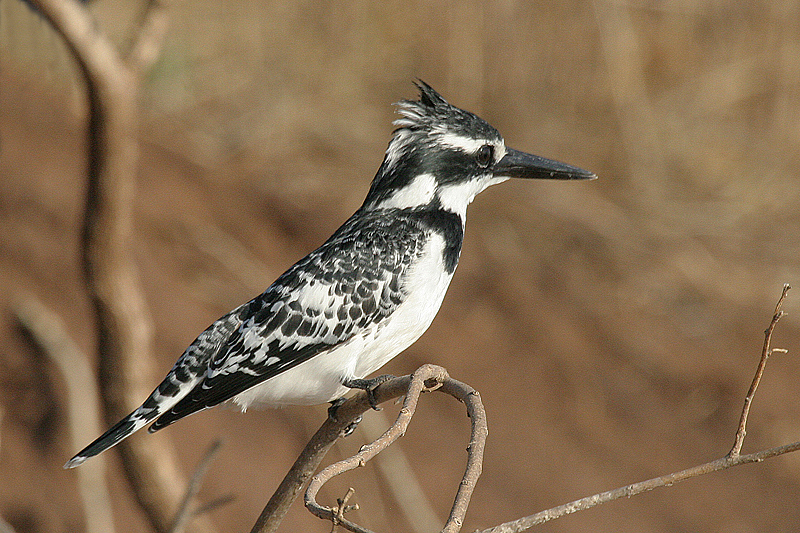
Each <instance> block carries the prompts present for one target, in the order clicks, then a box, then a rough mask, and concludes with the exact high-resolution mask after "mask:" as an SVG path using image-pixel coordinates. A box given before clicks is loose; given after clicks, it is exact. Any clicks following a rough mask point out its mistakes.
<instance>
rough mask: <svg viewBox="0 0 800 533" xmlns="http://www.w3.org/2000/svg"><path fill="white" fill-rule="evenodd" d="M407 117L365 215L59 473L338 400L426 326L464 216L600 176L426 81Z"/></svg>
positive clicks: (406, 106)
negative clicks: (214, 428)
mask: <svg viewBox="0 0 800 533" xmlns="http://www.w3.org/2000/svg"><path fill="white" fill-rule="evenodd" d="M417 87H418V88H419V91H420V97H419V100H418V101H410V100H403V101H401V102H399V103H398V104H397V111H398V113H399V114H400V115H401V118H399V119H397V120H396V121H395V125H396V126H397V129H396V130H395V131H394V134H393V136H392V139H391V141H390V143H389V147H388V148H387V150H386V154H385V157H384V159H383V163H382V164H381V166H380V168H379V169H378V173H377V174H376V175H375V178H374V179H373V180H372V186H371V187H370V189H369V192H368V193H367V197H366V199H365V200H364V203H363V205H362V206H361V207H360V208H359V209H358V210H357V211H356V212H355V213H354V214H353V215H352V216H351V217H350V218H349V219H348V220H347V221H346V222H345V223H344V224H343V225H342V227H340V228H339V229H338V230H336V232H335V233H334V234H333V235H332V236H331V237H330V238H329V239H328V240H327V241H326V242H325V243H324V244H323V245H322V246H320V247H319V248H317V249H316V250H314V251H313V252H311V253H310V254H308V255H307V256H306V257H304V258H303V259H301V260H300V261H298V262H297V263H296V264H295V265H294V266H292V267H291V268H290V269H289V270H287V271H286V272H285V273H284V274H283V275H281V276H280V277H279V278H278V279H277V280H276V281H275V282H274V283H273V284H272V285H270V286H269V288H267V290H266V291H264V293H262V294H261V295H259V296H257V297H255V298H254V299H252V300H250V301H249V302H247V303H245V304H243V305H241V306H240V307H238V308H236V309H234V310H233V311H231V312H230V313H228V314H227V315H225V316H223V317H222V318H220V319H219V320H217V321H216V322H214V323H213V324H211V326H209V327H208V329H206V330H205V331H204V332H202V333H201V334H200V336H199V337H197V339H196V340H195V341H194V342H193V343H192V344H191V345H190V346H189V347H188V348H187V349H186V351H185V352H184V353H183V355H182V356H181V357H180V358H179V359H178V361H177V362H176V363H175V365H174V366H173V367H172V370H170V371H169V373H168V374H167V376H166V377H165V378H164V381H162V382H161V384H160V385H159V386H158V387H156V389H155V390H154V391H153V393H152V394H151V395H150V397H148V398H147V399H146V400H145V401H144V403H143V404H142V405H141V406H140V407H139V408H138V409H136V410H135V411H134V412H132V413H131V414H130V415H128V416H127V417H125V418H124V419H122V420H120V421H119V422H118V423H117V424H115V425H114V426H113V427H112V428H111V429H109V430H108V431H107V432H106V433H105V434H103V435H102V436H100V437H99V438H98V439H97V440H95V441H94V442H93V443H91V444H90V445H89V446H87V447H86V448H85V449H84V450H82V451H81V452H80V453H78V454H77V455H76V456H75V457H73V458H72V459H71V460H70V461H69V462H67V464H66V465H65V468H72V467H75V466H78V465H80V464H81V463H83V462H84V461H85V460H86V459H87V458H89V457H92V456H94V455H97V454H98V453H100V452H102V451H104V450H106V449H108V448H110V447H111V446H114V445H115V444H117V443H118V442H120V441H121V440H122V439H124V438H126V437H128V436H129V435H131V434H132V433H134V432H135V431H138V430H139V429H141V428H142V427H144V426H146V425H147V424H149V423H151V422H152V425H151V426H150V428H149V431H150V432H154V431H157V430H159V429H161V428H163V427H165V426H167V425H169V424H171V423H173V422H175V421H176V420H178V419H179V418H183V417H184V416H187V415H190V414H192V413H194V412H197V411H201V410H203V409H207V408H209V407H212V406H215V405H217V404H219V403H222V402H225V401H227V400H232V401H233V402H235V403H236V404H238V405H239V406H240V407H241V408H242V410H245V409H246V408H247V407H249V406H252V405H261V406H268V407H269V406H272V407H275V406H282V405H289V404H293V405H298V404H300V405H311V404H320V403H325V402H332V401H334V400H337V399H339V398H341V397H342V396H343V395H344V394H345V393H346V392H347V391H348V390H349V389H352V388H359V389H367V390H371V389H372V388H373V387H374V386H375V385H376V384H377V383H379V382H380V378H374V379H371V380H370V379H365V378H366V376H369V375H370V374H371V373H373V372H375V371H376V370H378V369H379V368H381V367H382V366H383V365H385V364H386V363H387V362H388V361H389V360H390V359H392V358H393V357H395V356H396V355H397V354H398V353H400V352H401V351H403V350H404V349H406V348H407V347H408V346H409V345H411V344H412V343H413V342H415V341H416V340H417V339H418V338H419V337H420V335H422V333H424V332H425V330H426V329H428V326H429V325H430V324H431V321H432V320H433V317H434V316H435V315H436V313H437V311H438V310H439V306H440V305H441V303H442V299H443V298H444V294H445V291H447V287H448V285H450V280H451V279H452V278H453V273H454V272H455V269H456V265H457V264H458V259H459V256H460V254H461V243H462V240H463V236H464V223H465V221H466V212H467V206H468V205H469V203H470V202H472V199H473V198H474V197H475V195H476V194H478V193H479V192H481V191H483V190H484V189H485V188H486V187H488V186H490V185H494V184H496V183H501V182H503V181H506V180H507V179H509V178H541V179H569V180H572V179H592V178H595V175H594V174H592V173H591V172H588V171H586V170H581V169H579V168H576V167H573V166H570V165H567V164H564V163H559V162H557V161H552V160H548V159H544V158H542V157H539V156H535V155H530V154H526V153H524V152H519V151H517V150H513V149H511V148H508V147H506V145H505V143H504V141H503V138H502V137H501V136H500V134H499V133H498V132H497V130H496V129H495V128H493V127H492V126H491V125H489V124H488V123H487V122H486V121H484V120H483V119H481V118H479V117H477V116H476V115H474V114H472V113H469V112H467V111H463V110H461V109H459V108H457V107H455V106H452V105H450V104H449V103H448V102H447V101H445V99H444V98H442V97H441V96H440V95H439V94H438V93H437V92H436V91H434V90H433V89H432V88H431V87H430V86H428V85H427V84H426V83H424V82H422V81H420V82H418V83H417Z"/></svg>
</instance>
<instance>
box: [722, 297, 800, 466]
mask: <svg viewBox="0 0 800 533" xmlns="http://www.w3.org/2000/svg"><path fill="white" fill-rule="evenodd" d="M789 289H791V287H790V286H789V284H788V283H784V284H783V291H782V292H781V297H780V298H779V299H778V303H777V304H776V305H775V313H774V314H773V315H772V321H771V322H770V323H769V326H767V329H766V331H764V347H763V348H762V349H761V360H760V361H759V362H758V368H757V369H756V375H755V376H754V377H753V382H752V383H751V384H750V390H748V391H747V396H745V398H744V407H743V408H742V416H741V417H740V418H739V429H738V430H737V431H736V438H735V439H734V441H733V447H732V448H731V451H730V452H728V456H729V457H737V456H738V455H739V452H741V451H742V444H743V443H744V437H745V434H746V433H747V431H746V426H747V415H748V414H750V404H752V402H753V397H754V396H755V394H756V390H757V389H758V384H759V383H760V382H761V375H762V374H763V373H764V367H765V366H766V365H767V359H769V356H770V355H771V353H772V352H771V351H770V349H769V345H770V342H771V341H772V332H773V331H774V330H775V325H776V324H777V323H778V320H780V319H781V317H782V316H783V315H784V313H783V311H781V307H783V300H785V299H786V293H787V292H789Z"/></svg>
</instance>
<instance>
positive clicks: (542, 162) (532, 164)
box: [494, 148, 597, 180]
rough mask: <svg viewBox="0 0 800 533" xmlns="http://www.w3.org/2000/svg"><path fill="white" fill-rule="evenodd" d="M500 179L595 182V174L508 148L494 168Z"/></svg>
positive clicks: (496, 175)
mask: <svg viewBox="0 0 800 533" xmlns="http://www.w3.org/2000/svg"><path fill="white" fill-rule="evenodd" d="M494 175H495V177H498V178H525V179H544V180H593V179H595V178H597V176H596V175H595V174H594V172H589V171H588V170H583V169H581V168H578V167H573V166H572V165H568V164H566V163H561V162H559V161H553V160H552V159H545V158H544V157H539V156H538V155H531V154H526V153H525V152H520V151H519V150H514V149H512V148H506V155H504V156H503V159H501V160H500V161H498V162H497V164H495V166H494Z"/></svg>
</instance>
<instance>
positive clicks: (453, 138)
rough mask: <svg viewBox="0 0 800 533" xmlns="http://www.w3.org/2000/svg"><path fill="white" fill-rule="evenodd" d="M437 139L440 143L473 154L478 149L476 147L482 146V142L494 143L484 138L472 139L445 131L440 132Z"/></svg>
mask: <svg viewBox="0 0 800 533" xmlns="http://www.w3.org/2000/svg"><path fill="white" fill-rule="evenodd" d="M439 140H440V141H441V143H442V144H444V145H446V146H451V147H453V148H458V149H460V150H464V151H465V152H467V153H469V154H474V153H475V152H477V151H478V148H480V147H481V146H483V145H484V144H494V143H493V142H491V141H488V140H486V139H474V138H472V137H463V136H461V135H457V134H455V133H451V132H447V133H444V134H442V136H441V137H439Z"/></svg>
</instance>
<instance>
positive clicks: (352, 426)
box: [328, 396, 361, 437]
mask: <svg viewBox="0 0 800 533" xmlns="http://www.w3.org/2000/svg"><path fill="white" fill-rule="evenodd" d="M346 401H347V398H345V397H344V396H342V397H341V398H337V399H335V400H333V401H332V402H331V406H330V407H328V418H330V419H331V420H333V421H334V422H338V421H339V419H338V418H336V411H337V410H338V409H339V406H341V405H342V404H343V403H344V402H346ZM360 422H361V415H358V417H357V418H356V419H355V420H353V421H352V422H350V423H349V424H348V425H347V427H345V428H344V431H343V432H342V437H349V436H350V435H351V434H352V433H353V432H354V431H355V430H356V427H358V424H359V423H360Z"/></svg>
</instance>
